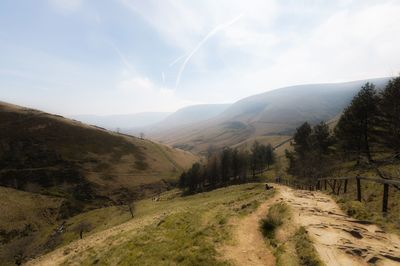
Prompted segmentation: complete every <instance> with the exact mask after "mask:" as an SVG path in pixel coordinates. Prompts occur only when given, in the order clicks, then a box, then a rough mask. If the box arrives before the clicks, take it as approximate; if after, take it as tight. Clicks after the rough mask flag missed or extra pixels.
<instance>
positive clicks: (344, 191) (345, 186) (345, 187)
mask: <svg viewBox="0 0 400 266" xmlns="http://www.w3.org/2000/svg"><path fill="white" fill-rule="evenodd" d="M343 193H347V179H345V180H344V189H343Z"/></svg>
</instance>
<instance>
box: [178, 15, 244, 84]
mask: <svg viewBox="0 0 400 266" xmlns="http://www.w3.org/2000/svg"><path fill="white" fill-rule="evenodd" d="M242 16H243V14H240V15H239V16H237V17H236V18H234V19H232V20H231V21H228V22H226V23H223V24H220V25H218V26H216V27H215V28H214V29H213V30H211V31H210V32H209V33H208V34H207V35H206V37H204V38H203V39H202V40H201V41H200V42H199V43H198V44H197V45H196V47H195V48H194V49H193V50H192V51H191V52H190V53H189V54H188V56H187V57H186V58H185V60H184V61H183V63H182V65H181V67H180V69H179V72H178V76H177V78H176V82H175V90H176V89H177V88H178V86H179V83H180V82H181V76H182V73H183V71H184V70H185V68H186V65H187V63H188V62H189V60H190V59H191V58H192V56H193V55H194V54H195V53H196V52H197V51H198V50H199V49H200V48H201V47H202V46H203V45H204V44H205V43H206V42H207V41H208V39H210V38H211V37H212V36H214V35H215V34H216V33H217V32H219V31H221V30H224V29H226V28H227V27H229V26H231V25H232V24H233V23H235V22H236V21H238V20H239V19H240V18H241V17H242ZM180 59H181V58H178V59H176V60H175V61H174V62H172V63H171V64H172V65H173V64H175V63H176V62H177V61H179V60H180ZM171 64H170V65H171Z"/></svg>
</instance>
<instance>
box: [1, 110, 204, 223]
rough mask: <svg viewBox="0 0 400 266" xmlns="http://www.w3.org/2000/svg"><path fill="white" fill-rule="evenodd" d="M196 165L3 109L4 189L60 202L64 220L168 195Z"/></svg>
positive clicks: (165, 151) (121, 138)
mask: <svg viewBox="0 0 400 266" xmlns="http://www.w3.org/2000/svg"><path fill="white" fill-rule="evenodd" d="M196 159H197V158H196V157H195V156H194V155H192V154H190V153H188V152H184V151H182V150H178V149H172V148H170V147H167V146H164V145H160V144H157V143H154V142H151V141H149V140H141V139H138V138H135V137H132V136H128V135H123V134H117V133H111V132H109V131H107V130H104V129H101V128H98V127H94V126H88V125H86V124H83V123H81V122H77V121H73V120H69V119H65V118H63V117H61V116H57V115H52V114H47V113H43V112H40V111H37V110H32V109H27V108H23V107H19V106H15V105H10V104H7V103H0V186H5V187H11V188H14V189H17V190H23V191H27V192H34V193H39V194H43V195H50V196H56V197H59V198H62V199H63V200H64V202H63V204H64V205H63V208H62V210H60V216H70V215H73V214H75V213H78V212H81V211H84V210H87V209H91V208H96V207H99V206H105V205H110V204H111V205H112V204H119V203H120V202H121V201H124V200H126V199H127V198H131V199H135V198H141V197H143V196H144V195H146V194H147V193H154V192H157V191H160V190H162V189H165V187H167V186H168V182H174V180H176V178H177V176H178V175H179V173H180V172H181V171H182V170H183V169H185V168H187V167H189V166H190V165H191V164H192V163H193V162H194V161H195V160H196Z"/></svg>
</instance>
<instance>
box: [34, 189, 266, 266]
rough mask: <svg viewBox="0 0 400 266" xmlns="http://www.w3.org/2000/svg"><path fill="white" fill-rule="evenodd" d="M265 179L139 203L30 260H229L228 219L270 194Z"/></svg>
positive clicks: (161, 262) (151, 262) (216, 262)
mask: <svg viewBox="0 0 400 266" xmlns="http://www.w3.org/2000/svg"><path fill="white" fill-rule="evenodd" d="M273 194H274V193H273V191H268V192H266V191H265V190H264V186H263V184H245V185H237V186H231V187H227V188H221V189H217V190H214V191H211V192H206V193H199V194H196V195H192V196H186V197H181V194H180V191H178V190H172V191H169V192H165V193H163V194H161V196H160V200H159V201H152V200H150V199H149V200H143V201H139V202H137V203H136V204H135V217H134V218H133V219H131V220H130V221H128V222H126V223H123V224H121V225H119V226H116V227H113V228H110V229H108V230H105V231H102V232H100V233H94V234H92V235H89V236H87V237H84V239H83V240H79V241H75V242H73V243H71V244H69V245H66V246H64V247H63V248H60V249H57V250H55V251H54V252H51V253H49V254H47V255H45V256H43V257H40V258H38V259H36V260H33V261H31V262H30V263H28V265H46V264H47V263H49V262H52V263H53V264H57V265H59V264H64V265H70V264H75V265H78V264H79V265H92V264H98V265H110V264H111V265H115V264H118V265H132V264H135V265H175V264H181V265H194V264H196V265H227V264H228V263H229V262H228V261H226V260H224V259H223V258H222V257H221V255H220V254H219V253H218V249H217V248H218V247H219V246H220V245H222V244H224V243H227V242H230V241H232V238H231V228H232V225H231V224H230V223H229V220H230V219H231V218H234V217H242V216H245V215H247V214H249V213H252V212H253V211H254V210H255V209H257V207H258V206H259V204H260V203H261V202H264V201H265V200H266V199H268V198H270V197H271V196H272V195H273Z"/></svg>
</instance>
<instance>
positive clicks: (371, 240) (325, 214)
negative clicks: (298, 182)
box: [279, 186, 400, 266]
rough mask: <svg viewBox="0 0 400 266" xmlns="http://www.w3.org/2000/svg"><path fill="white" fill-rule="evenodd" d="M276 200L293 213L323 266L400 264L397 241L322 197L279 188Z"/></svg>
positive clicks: (323, 195)
mask: <svg viewBox="0 0 400 266" xmlns="http://www.w3.org/2000/svg"><path fill="white" fill-rule="evenodd" d="M279 197H280V199H281V200H283V201H285V202H286V203H287V204H289V205H290V206H291V208H292V210H293V215H294V219H293V220H294V221H295V222H296V223H297V224H298V225H301V226H304V227H305V228H306V229H307V231H308V234H309V235H310V237H311V239H312V240H313V242H314V246H315V248H316V250H317V251H318V253H319V256H320V258H321V259H322V261H323V262H324V263H325V264H326V265H327V266H330V265H332V266H333V265H334V266H340V265H342V266H348V265H371V264H372V265H400V239H399V237H398V236H396V235H393V234H388V233H385V232H383V231H382V230H381V229H380V228H379V227H377V226H376V225H373V224H368V223H365V222H362V221H358V220H355V219H353V218H350V217H349V216H347V215H345V214H344V213H343V212H342V211H341V210H340V208H339V206H338V205H337V204H336V202H334V200H333V199H332V198H331V197H329V196H328V195H326V194H323V193H320V192H314V191H313V192H311V191H305V190H293V189H290V188H288V187H285V186H279Z"/></svg>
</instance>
